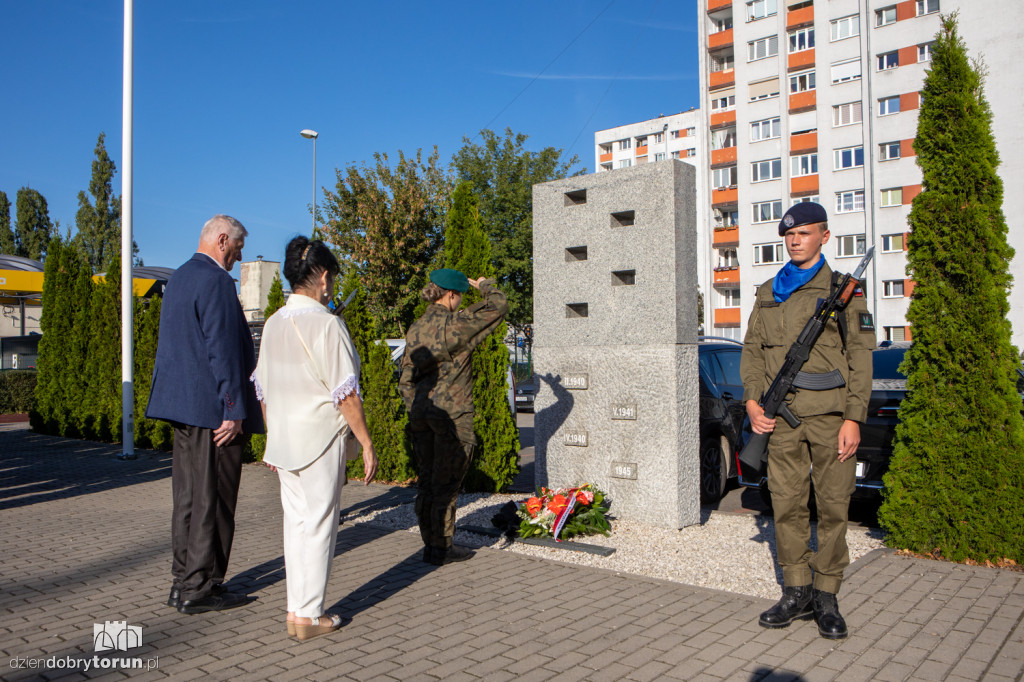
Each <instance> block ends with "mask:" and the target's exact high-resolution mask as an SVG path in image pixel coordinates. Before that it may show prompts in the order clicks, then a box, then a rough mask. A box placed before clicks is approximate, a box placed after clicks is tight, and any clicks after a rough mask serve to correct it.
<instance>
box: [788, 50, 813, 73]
mask: <svg viewBox="0 0 1024 682" xmlns="http://www.w3.org/2000/svg"><path fill="white" fill-rule="evenodd" d="M812 66H814V50H813V49H811V50H804V51H802V52H794V53H793V54H791V55H789V70H790V71H796V70H797V69H808V68H810V67H812Z"/></svg>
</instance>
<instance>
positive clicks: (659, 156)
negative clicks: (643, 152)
mask: <svg viewBox="0 0 1024 682" xmlns="http://www.w3.org/2000/svg"><path fill="white" fill-rule="evenodd" d="M654 160H655V161H664V160H665V152H658V153H656V154H655V155H654Z"/></svg>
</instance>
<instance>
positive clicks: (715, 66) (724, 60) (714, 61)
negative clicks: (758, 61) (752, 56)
mask: <svg viewBox="0 0 1024 682" xmlns="http://www.w3.org/2000/svg"><path fill="white" fill-rule="evenodd" d="M735 65H736V61H735V58H734V57H733V56H732V55H731V54H727V55H721V56H718V55H713V56H712V57H711V66H710V69H711V73H717V72H719V71H731V70H732V68H733V66H735Z"/></svg>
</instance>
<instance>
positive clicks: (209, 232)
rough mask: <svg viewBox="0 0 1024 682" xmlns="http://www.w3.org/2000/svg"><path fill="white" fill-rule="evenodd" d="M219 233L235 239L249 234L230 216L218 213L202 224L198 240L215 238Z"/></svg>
mask: <svg viewBox="0 0 1024 682" xmlns="http://www.w3.org/2000/svg"><path fill="white" fill-rule="evenodd" d="M221 234H226V235H227V236H228V237H229V238H231V239H236V240H237V239H243V238H245V237H247V236H249V231H248V230H246V229H245V226H244V225H242V223H240V222H238V221H237V220H235V219H234V218H232V217H231V216H229V215H224V214H223V213H218V214H217V215H215V216H213V217H212V218H210V219H209V220H207V221H206V224H205V225H203V231H202V232H200V233H199V241H201V242H204V241H207V240H215V239H216V238H217V236H218V235H221Z"/></svg>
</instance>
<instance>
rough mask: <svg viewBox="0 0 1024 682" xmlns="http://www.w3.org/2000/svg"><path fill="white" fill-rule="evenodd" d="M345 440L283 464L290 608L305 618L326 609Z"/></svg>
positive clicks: (341, 483)
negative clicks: (290, 466)
mask: <svg viewBox="0 0 1024 682" xmlns="http://www.w3.org/2000/svg"><path fill="white" fill-rule="evenodd" d="M344 443H345V438H344V437H341V436H339V437H338V438H336V439H335V440H334V442H332V443H331V444H330V445H329V446H328V447H327V450H326V451H325V452H324V453H323V454H322V455H320V456H319V457H318V458H317V459H316V460H315V461H314V462H313V463H312V464H309V465H307V466H306V467H304V468H302V469H296V470H295V471H286V470H284V469H281V468H278V470H277V475H278V477H279V479H280V481H281V508H282V509H283V510H284V570H285V585H286V587H287V589H288V610H289V611H292V612H294V613H295V615H296V616H298V617H299V618H316V617H318V616H322V615H323V613H324V604H325V602H326V600H327V578H328V577H329V576H330V574H331V562H332V560H333V559H334V547H335V544H336V543H337V539H338V521H339V519H338V512H339V509H340V506H341V487H342V486H343V485H344V484H345V453H344V450H343V448H344Z"/></svg>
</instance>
